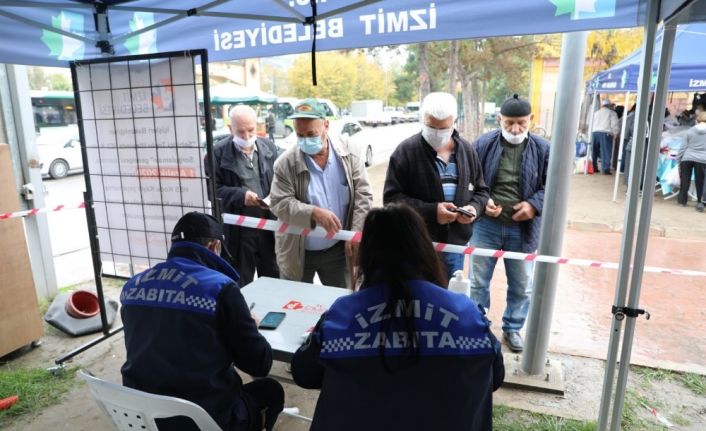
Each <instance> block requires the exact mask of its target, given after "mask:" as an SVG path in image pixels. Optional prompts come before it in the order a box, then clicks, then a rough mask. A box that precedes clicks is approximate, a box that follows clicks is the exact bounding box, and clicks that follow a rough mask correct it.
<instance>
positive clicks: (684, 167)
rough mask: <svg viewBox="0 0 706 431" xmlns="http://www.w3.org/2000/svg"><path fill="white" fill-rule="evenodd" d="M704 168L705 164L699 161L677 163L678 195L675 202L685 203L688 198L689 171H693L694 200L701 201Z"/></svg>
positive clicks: (705, 167)
mask: <svg viewBox="0 0 706 431" xmlns="http://www.w3.org/2000/svg"><path fill="white" fill-rule="evenodd" d="M704 169H706V164H704V163H699V162H681V163H679V182H680V185H679V196H677V202H679V203H680V204H682V205H686V202H687V201H688V200H689V187H690V186H691V172H692V171H693V172H694V176H695V177H696V200H697V202H701V198H702V197H703V191H704Z"/></svg>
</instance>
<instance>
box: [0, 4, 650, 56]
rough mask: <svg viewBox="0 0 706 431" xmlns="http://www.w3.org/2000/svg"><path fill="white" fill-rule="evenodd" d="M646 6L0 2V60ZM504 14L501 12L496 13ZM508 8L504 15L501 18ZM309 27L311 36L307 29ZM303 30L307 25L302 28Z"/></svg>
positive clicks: (325, 45) (305, 47)
mask: <svg viewBox="0 0 706 431" xmlns="http://www.w3.org/2000/svg"><path fill="white" fill-rule="evenodd" d="M645 4H646V0H596V1H574V0H509V1H503V2H497V1H495V0H474V1H472V2H471V1H467V0H436V1H430V0H386V1H384V2H382V1H380V0H358V1H356V0H318V2H317V3H315V7H314V6H312V5H311V4H310V0H288V1H285V0H216V1H206V0H203V1H194V0H174V1H171V2H168V3H165V2H164V1H161V0H132V1H125V0H103V1H94V0H44V1H0V40H2V41H10V40H11V41H13V42H14V43H3V44H2V46H0V61H2V62H7V63H15V64H30V65H43V66H66V65H67V64H68V61H70V60H80V59H89V58H96V57H98V56H100V55H101V54H104V53H108V54H114V55H118V56H122V55H130V54H149V53H154V52H158V51H159V52H166V51H179V50H187V49H203V48H207V49H208V59H209V61H224V60H232V59H239V58H255V57H268V56H275V55H281V54H292V53H299V52H307V51H310V50H312V42H313V41H314V37H313V36H314V33H316V49H317V50H319V51H323V50H332V49H349V48H359V47H370V46H379V45H395V44H403V43H414V42H423V41H429V40H446V39H469V38H479V37H494V36H508V35H519V34H539V33H558V32H573V31H580V30H591V29H602V28H619V27H635V26H639V25H642V23H643V22H644V9H645V7H644V5H645ZM500 8H502V12H501V11H499V9H500ZM508 11H511V12H508ZM314 22H316V27H317V31H316V32H312V24H314ZM303 24H304V25H303Z"/></svg>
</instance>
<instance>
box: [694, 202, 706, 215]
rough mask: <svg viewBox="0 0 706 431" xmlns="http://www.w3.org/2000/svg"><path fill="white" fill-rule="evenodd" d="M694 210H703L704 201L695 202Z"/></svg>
mask: <svg viewBox="0 0 706 431" xmlns="http://www.w3.org/2000/svg"><path fill="white" fill-rule="evenodd" d="M696 212H700V213H702V212H704V203H703V202H699V203H698V204H696Z"/></svg>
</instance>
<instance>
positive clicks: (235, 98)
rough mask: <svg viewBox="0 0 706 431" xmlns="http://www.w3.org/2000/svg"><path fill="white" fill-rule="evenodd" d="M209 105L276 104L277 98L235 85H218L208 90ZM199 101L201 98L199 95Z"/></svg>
mask: <svg viewBox="0 0 706 431" xmlns="http://www.w3.org/2000/svg"><path fill="white" fill-rule="evenodd" d="M210 94H211V103H230V104H239V103H242V104H246V105H247V104H257V103H265V104H269V103H276V102H277V96H275V95H274V94H270V93H266V92H264V91H256V90H250V89H247V88H245V87H243V86H241V85H237V84H231V83H226V84H218V85H214V86H212V87H211V89H210ZM199 99H202V96H201V95H199Z"/></svg>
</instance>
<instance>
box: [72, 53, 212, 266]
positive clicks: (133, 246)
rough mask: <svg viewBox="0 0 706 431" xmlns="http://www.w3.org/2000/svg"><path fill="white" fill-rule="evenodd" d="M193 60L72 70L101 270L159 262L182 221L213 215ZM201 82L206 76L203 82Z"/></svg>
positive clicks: (90, 65)
mask: <svg viewBox="0 0 706 431" xmlns="http://www.w3.org/2000/svg"><path fill="white" fill-rule="evenodd" d="M195 59H197V60H199V61H200V59H199V58H198V56H189V55H184V53H178V55H175V56H164V55H161V56H160V57H156V58H150V57H149V56H141V57H138V58H136V59H134V60H133V59H128V60H125V58H123V59H122V61H106V60H101V61H98V62H81V63H74V64H73V67H72V72H73V73H74V82H75V83H76V84H77V90H78V95H79V100H78V102H79V104H80V114H81V121H82V145H83V148H84V151H85V153H84V157H85V167H84V170H85V175H86V179H87V182H88V183H89V184H88V185H87V190H89V189H90V194H91V195H92V199H93V202H94V206H93V207H94V211H95V221H96V227H97V235H98V243H99V247H100V256H101V261H102V262H103V272H104V273H105V274H109V275H117V276H132V275H134V274H136V273H139V272H141V271H143V270H144V269H146V268H148V267H150V266H153V265H155V264H157V263H158V262H160V261H163V260H165V259H166V257H167V252H168V250H169V247H170V245H171V232H172V230H173V228H174V225H175V224H176V222H177V220H178V219H179V218H180V217H181V216H182V215H183V214H185V213H187V212H190V211H199V212H205V213H210V203H209V200H208V193H207V190H206V187H207V185H206V178H205V172H204V167H203V161H204V158H205V156H206V153H207V149H206V143H205V142H204V143H202V142H200V136H203V134H202V130H201V127H202V125H204V124H207V123H206V121H205V120H204V118H203V114H202V113H203V112H208V111H207V110H204V109H203V106H202V102H200V101H199V99H198V94H199V92H202V94H203V89H202V86H203V85H204V84H203V83H202V82H201V81H200V76H197V75H196V74H195V73H194V68H195V67H196V62H195ZM201 76H208V75H207V74H204V75H201Z"/></svg>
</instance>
